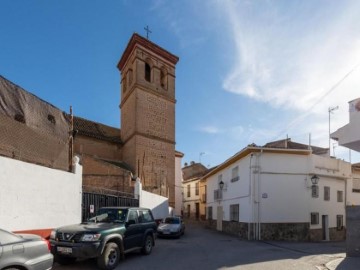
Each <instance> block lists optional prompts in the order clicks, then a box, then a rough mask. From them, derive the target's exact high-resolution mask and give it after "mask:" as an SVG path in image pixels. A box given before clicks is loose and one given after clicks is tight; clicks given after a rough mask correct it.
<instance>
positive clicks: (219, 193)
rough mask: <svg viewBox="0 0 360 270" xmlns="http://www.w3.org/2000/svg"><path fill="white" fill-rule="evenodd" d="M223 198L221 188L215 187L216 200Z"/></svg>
mask: <svg viewBox="0 0 360 270" xmlns="http://www.w3.org/2000/svg"><path fill="white" fill-rule="evenodd" d="M221 199H222V192H221V190H220V189H215V190H214V200H215V201H218V200H221Z"/></svg>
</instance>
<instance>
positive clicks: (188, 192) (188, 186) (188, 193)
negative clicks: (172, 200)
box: [187, 185, 191, 197]
mask: <svg viewBox="0 0 360 270" xmlns="http://www.w3.org/2000/svg"><path fill="white" fill-rule="evenodd" d="M190 195H191V193H190V185H187V196H188V197H190Z"/></svg>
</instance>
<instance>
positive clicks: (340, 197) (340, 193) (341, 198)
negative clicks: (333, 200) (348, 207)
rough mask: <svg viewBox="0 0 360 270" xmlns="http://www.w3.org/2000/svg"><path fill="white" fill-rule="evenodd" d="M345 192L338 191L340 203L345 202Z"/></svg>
mask: <svg viewBox="0 0 360 270" xmlns="http://www.w3.org/2000/svg"><path fill="white" fill-rule="evenodd" d="M343 194H344V193H343V191H342V190H338V192H337V201H338V202H343V201H344V196H343Z"/></svg>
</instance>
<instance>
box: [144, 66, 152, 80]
mask: <svg viewBox="0 0 360 270" xmlns="http://www.w3.org/2000/svg"><path fill="white" fill-rule="evenodd" d="M145 80H147V81H148V82H150V81H151V67H150V65H149V64H148V63H145Z"/></svg>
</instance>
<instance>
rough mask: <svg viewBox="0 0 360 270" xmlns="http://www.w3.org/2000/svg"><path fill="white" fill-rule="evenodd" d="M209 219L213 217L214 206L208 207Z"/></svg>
mask: <svg viewBox="0 0 360 270" xmlns="http://www.w3.org/2000/svg"><path fill="white" fill-rule="evenodd" d="M207 210H208V211H207V214H208V219H213V208H212V206H210V207H208V209H207Z"/></svg>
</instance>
